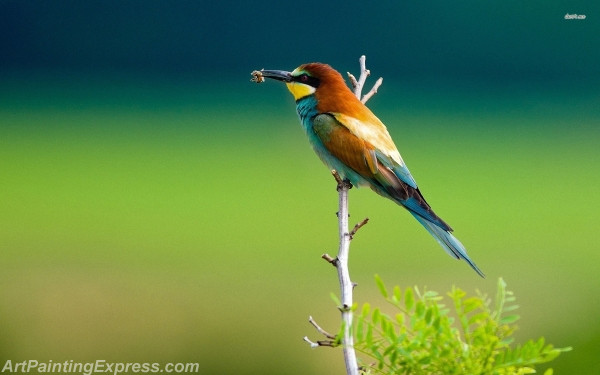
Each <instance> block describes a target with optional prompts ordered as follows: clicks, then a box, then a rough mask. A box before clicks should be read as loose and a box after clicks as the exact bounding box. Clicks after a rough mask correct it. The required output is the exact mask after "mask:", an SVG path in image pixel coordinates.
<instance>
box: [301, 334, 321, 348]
mask: <svg viewBox="0 0 600 375" xmlns="http://www.w3.org/2000/svg"><path fill="white" fill-rule="evenodd" d="M302 340H304V341H306V342H307V343H309V345H310V347H311V348H318V347H319V344H317V343H316V342H312V341H310V339H309V338H308V337H307V336H304V337H303V338H302Z"/></svg>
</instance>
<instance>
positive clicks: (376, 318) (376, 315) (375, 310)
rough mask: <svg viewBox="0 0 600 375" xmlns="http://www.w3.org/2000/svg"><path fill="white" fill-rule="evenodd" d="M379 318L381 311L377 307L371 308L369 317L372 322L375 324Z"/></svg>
mask: <svg viewBox="0 0 600 375" xmlns="http://www.w3.org/2000/svg"><path fill="white" fill-rule="evenodd" d="M380 318H381V312H380V311H379V308H378V307H376V308H375V309H374V310H373V316H372V317H371V320H372V321H373V324H377V323H379V319H380Z"/></svg>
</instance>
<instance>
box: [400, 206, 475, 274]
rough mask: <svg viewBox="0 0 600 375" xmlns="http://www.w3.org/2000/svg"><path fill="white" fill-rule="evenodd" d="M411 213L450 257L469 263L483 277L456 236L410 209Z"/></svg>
mask: <svg viewBox="0 0 600 375" xmlns="http://www.w3.org/2000/svg"><path fill="white" fill-rule="evenodd" d="M411 214H413V216H414V217H415V218H416V219H417V220H418V221H419V223H421V224H422V225H423V226H424V227H425V229H427V231H428V232H429V233H431V235H432V236H433V238H435V239H436V241H437V242H438V243H439V244H440V245H442V248H443V249H444V250H445V251H446V252H447V253H448V254H449V255H450V256H451V257H453V258H456V259H464V260H465V261H466V262H467V263H469V265H470V266H471V268H473V269H474V270H475V272H477V273H478V274H479V276H481V277H485V275H484V274H483V272H481V270H480V269H479V267H477V265H476V264H475V263H474V262H473V261H472V260H471V258H469V256H468V255H467V250H466V249H465V247H464V246H463V244H462V243H460V241H459V240H458V239H457V238H456V237H454V236H453V235H452V233H450V232H448V231H446V230H444V229H442V228H440V227H439V226H437V225H435V224H434V223H432V222H430V221H427V220H426V219H424V218H423V217H421V216H419V215H417V214H415V213H414V212H412V211H411Z"/></svg>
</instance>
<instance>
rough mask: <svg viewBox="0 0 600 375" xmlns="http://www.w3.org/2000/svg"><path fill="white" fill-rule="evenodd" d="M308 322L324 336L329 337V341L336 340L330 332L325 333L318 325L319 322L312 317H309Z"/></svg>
mask: <svg viewBox="0 0 600 375" xmlns="http://www.w3.org/2000/svg"><path fill="white" fill-rule="evenodd" d="M308 322H309V323H310V324H312V326H313V327H315V329H316V330H317V331H318V332H319V333H320V334H322V335H323V336H325V337H327V338H328V339H332V340H334V339H335V335H332V334H331V333H329V332H327V331H325V330H324V329H323V328H321V326H320V325H318V324H317V322H316V321H315V320H314V319H313V317H312V316H309V317H308Z"/></svg>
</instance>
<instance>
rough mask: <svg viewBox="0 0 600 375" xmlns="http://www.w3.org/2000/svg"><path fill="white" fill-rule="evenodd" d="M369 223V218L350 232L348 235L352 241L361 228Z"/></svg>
mask: <svg viewBox="0 0 600 375" xmlns="http://www.w3.org/2000/svg"><path fill="white" fill-rule="evenodd" d="M368 222H369V218H368V217H365V218H364V219H363V220H362V221H361V222H359V223H357V224H356V225H355V226H354V228H352V230H351V231H350V233H348V235H349V236H350V239H353V238H354V235H355V234H356V232H358V230H359V229H360V228H362V227H363V226H364V225H365V224H367V223H368Z"/></svg>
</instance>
